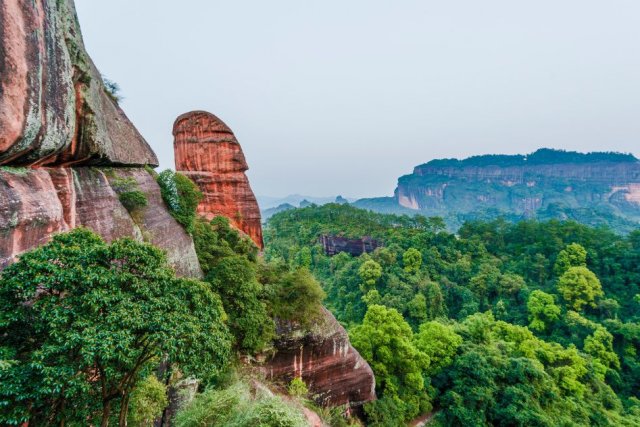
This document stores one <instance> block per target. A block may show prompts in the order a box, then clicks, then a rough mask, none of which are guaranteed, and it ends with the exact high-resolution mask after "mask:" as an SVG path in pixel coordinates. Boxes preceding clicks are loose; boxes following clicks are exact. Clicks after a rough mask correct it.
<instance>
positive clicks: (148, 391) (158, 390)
mask: <svg viewBox="0 0 640 427" xmlns="http://www.w3.org/2000/svg"><path fill="white" fill-rule="evenodd" d="M168 404H169V399H168V398H167V387H166V386H165V385H164V384H163V383H161V382H160V381H158V379H157V378H156V377H155V376H154V375H149V376H148V377H146V378H145V379H143V380H142V381H140V382H139V383H138V384H137V385H136V388H135V389H134V390H133V392H132V393H131V400H130V401H129V407H130V409H129V425H131V426H133V427H138V426H139V427H151V426H153V421H154V420H155V419H156V418H158V417H159V416H160V415H162V411H163V410H164V408H165V407H166V406H167V405H168Z"/></svg>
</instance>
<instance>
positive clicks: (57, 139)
mask: <svg viewBox="0 0 640 427" xmlns="http://www.w3.org/2000/svg"><path fill="white" fill-rule="evenodd" d="M0 94H1V96H0V165H3V164H12V165H24V166H32V165H71V164H74V165H97V164H101V165H104V164H117V165H145V164H149V165H154V166H157V164H158V160H157V158H156V156H155V154H154V153H153V151H152V150H151V148H150V147H149V145H148V144H147V142H146V141H145V140H144V138H143V137H142V136H141V135H140V133H139V132H138V131H137V130H136V128H135V127H134V126H133V125H132V124H131V122H130V121H129V119H127V117H126V115H125V114H124V113H123V111H122V110H121V109H120V107H118V105H117V103H116V102H115V101H114V99H113V98H112V97H111V96H109V94H108V93H107V90H106V88H105V85H104V83H103V81H102V77H101V75H100V73H99V72H98V70H97V69H96V67H95V65H94V64H93V62H92V61H91V59H90V58H89V55H87V53H86V51H85V48H84V44H83V41H82V36H81V33H80V26H79V24H78V20H77V17H76V12H75V6H74V4H73V0H35V1H34V0H2V2H1V3H0Z"/></svg>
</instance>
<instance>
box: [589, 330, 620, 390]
mask: <svg viewBox="0 0 640 427" xmlns="http://www.w3.org/2000/svg"><path fill="white" fill-rule="evenodd" d="M584 351H585V353H587V354H590V355H592V356H593V357H595V358H596V359H597V360H598V362H600V363H601V364H602V365H603V366H604V367H605V368H612V369H620V360H619V359H618V356H616V353H615V352H614V351H613V335H611V334H610V333H609V331H607V330H606V329H605V328H604V327H602V326H598V327H597V328H596V330H595V331H594V332H593V334H592V335H589V336H588V337H587V338H585V340H584ZM603 379H604V378H603Z"/></svg>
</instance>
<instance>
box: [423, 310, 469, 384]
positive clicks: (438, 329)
mask: <svg viewBox="0 0 640 427" xmlns="http://www.w3.org/2000/svg"><path fill="white" fill-rule="evenodd" d="M414 344H415V346H416V348H417V349H418V350H420V351H421V352H422V353H424V354H425V355H426V356H427V357H428V358H429V361H430V364H429V367H428V369H427V370H426V373H427V375H435V374H437V373H439V372H440V371H441V370H442V369H444V368H446V367H447V366H449V365H451V363H452V362H453V360H454V356H455V354H456V352H457V350H458V347H460V345H461V344H462V337H461V336H460V335H458V334H457V333H456V332H455V330H454V328H453V327H452V326H449V325H445V324H442V323H440V322H434V321H431V322H426V323H423V324H422V325H420V331H419V332H418V333H417V334H416V335H415V337H414Z"/></svg>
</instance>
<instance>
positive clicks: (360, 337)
mask: <svg viewBox="0 0 640 427" xmlns="http://www.w3.org/2000/svg"><path fill="white" fill-rule="evenodd" d="M350 337H351V343H352V344H353V345H354V347H355V348H356V349H358V351H359V352H360V354H362V356H363V357H364V358H365V359H366V360H367V361H368V362H369V364H370V365H371V368H372V369H373V372H374V373H375V375H376V387H377V389H378V390H379V391H380V393H381V394H382V396H383V397H388V398H391V399H393V400H394V401H395V402H396V404H397V405H398V406H400V407H402V408H403V409H402V410H401V412H402V414H403V419H410V418H412V417H414V416H416V415H417V414H419V413H420V411H424V410H427V409H429V408H430V405H429V400H428V396H427V395H426V393H425V391H424V389H425V381H424V377H423V373H424V372H425V370H426V369H427V368H428V367H429V358H428V357H427V356H426V355H425V354H424V353H423V352H421V351H420V350H418V349H417V348H416V347H415V345H414V344H413V332H412V331H411V327H410V326H409V325H408V324H407V323H406V322H405V321H404V319H403V318H402V315H401V314H400V313H398V312H397V311H396V310H395V309H389V308H387V307H384V306H381V305H372V306H370V307H369V309H368V310H367V314H366V315H365V317H364V321H363V322H362V325H358V326H355V327H354V328H353V329H352V330H351V333H350Z"/></svg>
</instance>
